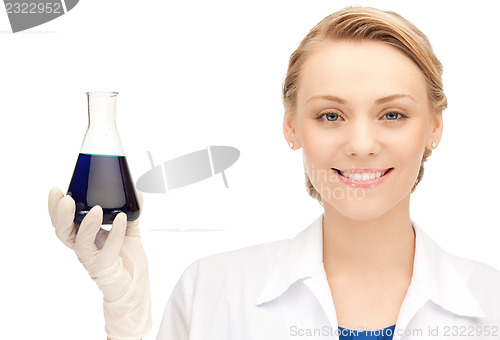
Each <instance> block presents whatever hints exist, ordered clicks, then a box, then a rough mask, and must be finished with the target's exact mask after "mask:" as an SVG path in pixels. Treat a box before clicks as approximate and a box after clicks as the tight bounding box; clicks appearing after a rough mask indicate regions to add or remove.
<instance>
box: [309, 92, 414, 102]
mask: <svg viewBox="0 0 500 340" xmlns="http://www.w3.org/2000/svg"><path fill="white" fill-rule="evenodd" d="M399 98H409V99H411V100H413V101H414V102H417V101H416V100H415V98H413V97H412V96H410V95H409V94H402V93H400V94H393V95H390V96H387V97H382V98H379V99H377V100H376V101H375V104H384V103H388V102H391V101H393V100H396V99H399ZM315 99H325V100H329V101H332V102H337V103H339V104H346V103H347V101H346V100H345V99H343V98H340V97H337V96H331V95H319V96H312V97H311V98H309V99H308V100H307V101H306V103H308V102H310V101H311V100H315Z"/></svg>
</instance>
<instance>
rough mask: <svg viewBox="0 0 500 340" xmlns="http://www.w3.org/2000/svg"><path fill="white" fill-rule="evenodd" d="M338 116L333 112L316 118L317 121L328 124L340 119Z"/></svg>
mask: <svg viewBox="0 0 500 340" xmlns="http://www.w3.org/2000/svg"><path fill="white" fill-rule="evenodd" d="M340 118H341V117H340V115H339V114H338V113H335V112H328V113H323V114H322V115H320V116H318V117H316V119H317V120H320V121H321V122H322V123H326V124H328V123H329V122H336V121H338V120H339V119H340Z"/></svg>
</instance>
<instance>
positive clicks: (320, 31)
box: [282, 7, 448, 204]
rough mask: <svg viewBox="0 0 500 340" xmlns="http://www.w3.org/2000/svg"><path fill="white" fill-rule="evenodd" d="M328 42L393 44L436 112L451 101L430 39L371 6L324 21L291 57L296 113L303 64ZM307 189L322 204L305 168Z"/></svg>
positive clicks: (288, 90) (287, 97) (290, 97)
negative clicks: (418, 75) (417, 74)
mask: <svg viewBox="0 0 500 340" xmlns="http://www.w3.org/2000/svg"><path fill="white" fill-rule="evenodd" d="M328 39H331V40H333V39H350V40H375V41H381V42H383V43H386V44H388V45H391V46H393V47H395V48H397V49H398V50H400V51H402V52H403V53H405V54H406V55H407V56H408V57H409V58H410V59H411V60H413V61H414V62H415V63H416V64H417V66H418V67H419V68H420V70H421V71H422V73H423V74H424V76H425V79H426V81H427V88H428V93H429V98H430V102H431V104H432V105H433V107H434V109H435V110H445V109H446V107H447V105H448V102H447V99H446V95H445V94H444V91H443V82H442V74H443V65H442V64H441V62H440V61H439V60H438V58H437V57H436V55H435V54H434V52H433V51H432V47H431V44H430V42H429V39H428V38H427V37H426V36H425V34H424V33H422V32H421V31H420V30H419V29H418V28H417V27H415V26H414V25H413V24H412V23H411V22H409V21H408V20H406V19H405V18H403V17H402V16H400V15H399V14H397V13H395V12H391V11H382V10H379V9H376V8H372V7H347V8H345V9H343V10H340V11H338V12H335V13H333V14H330V15H329V16H327V17H326V18H324V19H323V20H321V21H320V22H319V23H318V24H317V25H316V26H314V27H313V29H312V30H311V31H310V32H309V33H308V34H307V36H306V37H305V38H304V39H303V40H302V42H301V43H300V44H299V46H298V47H297V49H296V50H295V51H294V52H293V53H292V55H291V56H290V60H289V64H288V71H287V74H286V77H285V80H284V82H283V89H282V92H283V93H282V95H283V105H284V107H285V110H287V111H290V112H293V111H294V110H295V107H296V100H297V99H296V94H297V88H298V84H299V81H300V72H301V69H302V65H303V64H304V62H305V60H306V59H307V57H308V56H309V55H310V54H311V53H312V52H314V50H315V48H316V47H318V46H319V45H320V44H321V43H323V42H324V41H325V40H328ZM431 154H432V150H430V149H427V148H426V149H425V151H424V154H423V157H422V162H421V165H420V171H419V173H418V176H417V179H416V181H415V184H414V185H413V188H412V189H411V192H412V193H413V191H415V189H416V187H417V185H418V183H420V181H421V180H422V177H423V175H424V162H425V161H427V158H428V157H429V156H430V155H431ZM304 172H305V177H306V189H307V192H308V193H309V195H310V196H311V197H312V198H316V199H317V200H318V201H319V202H320V204H323V202H322V199H321V195H320V194H319V193H318V191H316V189H315V188H314V186H313V185H312V183H311V180H310V179H309V176H308V174H307V171H306V169H305V165H304Z"/></svg>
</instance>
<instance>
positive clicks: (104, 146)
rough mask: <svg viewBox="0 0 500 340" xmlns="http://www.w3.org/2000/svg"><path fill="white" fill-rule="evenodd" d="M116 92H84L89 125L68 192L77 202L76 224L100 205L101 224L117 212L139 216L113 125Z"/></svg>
mask: <svg viewBox="0 0 500 340" xmlns="http://www.w3.org/2000/svg"><path fill="white" fill-rule="evenodd" d="M117 95H118V93H117V92H87V99H88V108H89V125H88V128H87V132H86V134H85V138H84V140H83V144H82V147H81V150H80V154H79V155H78V160H77V162H76V166H75V171H74V172H73V177H72V178H71V183H70V185H69V188H68V195H70V196H71V197H73V199H74V200H75V204H76V211H75V219H74V221H75V223H80V222H81V221H82V220H83V218H84V217H85V215H87V213H88V212H89V211H90V209H91V208H92V207H93V206H95V205H100V206H101V207H102V210H103V222H102V223H103V224H112V223H113V219H114V218H115V217H116V215H118V214H119V213H120V212H124V213H126V214H127V219H128V220H129V221H134V220H136V219H138V218H139V214H140V207H139V200H138V199H137V195H136V192H135V188H134V184H133V181H132V177H131V175H130V170H129V168H128V164H127V159H126V158H125V154H124V152H123V148H122V143H121V140H120V136H119V135H118V129H117V128H116V96H117Z"/></svg>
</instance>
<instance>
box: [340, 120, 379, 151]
mask: <svg viewBox="0 0 500 340" xmlns="http://www.w3.org/2000/svg"><path fill="white" fill-rule="evenodd" d="M349 125H350V126H349V128H348V129H347V136H346V143H345V153H346V154H347V155H349V156H360V157H363V156H373V155H375V154H377V153H378V152H379V149H380V144H379V142H378V138H379V137H380V133H377V131H375V126H374V124H373V123H372V122H370V121H369V119H367V118H359V119H354V120H353V121H351V123H350V124H349Z"/></svg>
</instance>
